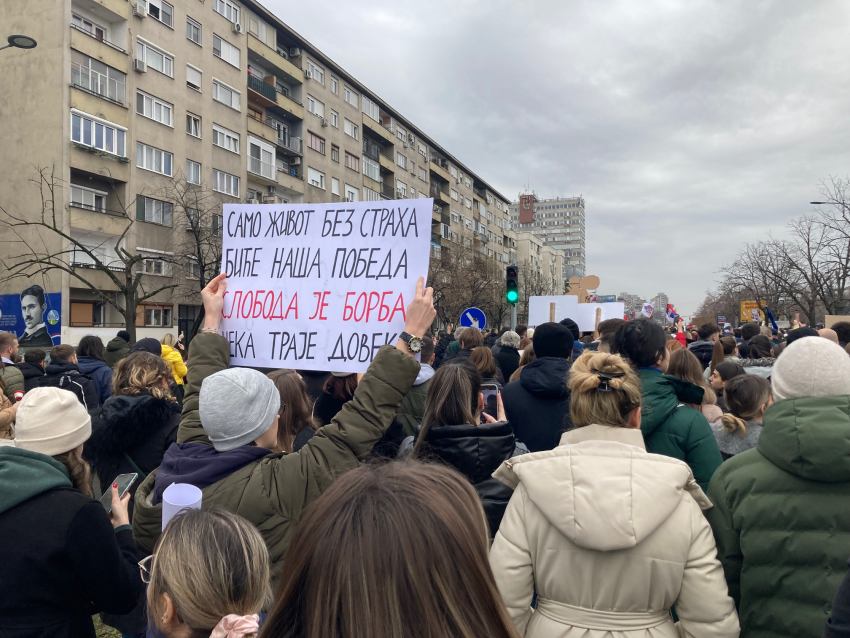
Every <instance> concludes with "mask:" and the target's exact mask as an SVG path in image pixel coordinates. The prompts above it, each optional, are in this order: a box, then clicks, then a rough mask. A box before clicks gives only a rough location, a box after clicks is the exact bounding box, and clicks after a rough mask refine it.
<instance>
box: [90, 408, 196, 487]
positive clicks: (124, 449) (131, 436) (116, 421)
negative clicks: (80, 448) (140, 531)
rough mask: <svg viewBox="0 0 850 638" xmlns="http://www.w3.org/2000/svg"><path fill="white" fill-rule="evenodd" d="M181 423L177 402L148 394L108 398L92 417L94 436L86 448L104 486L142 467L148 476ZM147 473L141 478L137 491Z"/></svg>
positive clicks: (160, 459)
mask: <svg viewBox="0 0 850 638" xmlns="http://www.w3.org/2000/svg"><path fill="white" fill-rule="evenodd" d="M179 423H180V405H179V404H178V403H177V402H175V401H167V400H165V399H157V398H155V397H152V396H151V395H149V394H139V395H134V396H124V395H116V396H111V397H109V398H108V399H107V400H106V401H105V402H104V404H103V407H101V409H100V410H99V411H98V412H97V413H96V414H94V415H93V416H92V436H91V438H90V439H89V440H88V441H87V442H86V447H85V456H86V459H88V461H89V462H90V463H91V464H92V467H93V468H94V469H95V471H96V472H97V476H98V478H99V479H100V485H101V487H102V488H103V487H106V486H107V485H109V481H112V479H114V478H115V477H116V476H117V475H119V474H125V473H128V472H138V471H139V470H141V472H142V473H143V474H144V475H145V476H146V475H147V474H149V473H150V472H151V471H152V470H154V469H156V468H157V467H159V464H160V463H161V462H162V456H163V454H165V450H167V449H168V446H169V445H171V444H172V443H174V441H175V440H176V438H177V426H178V425H179ZM145 476H140V477H139V480H138V481H136V485H135V486H134V488H133V489H134V490H135V487H137V486H138V485H140V484H141V482H142V481H143V480H144V478H145Z"/></svg>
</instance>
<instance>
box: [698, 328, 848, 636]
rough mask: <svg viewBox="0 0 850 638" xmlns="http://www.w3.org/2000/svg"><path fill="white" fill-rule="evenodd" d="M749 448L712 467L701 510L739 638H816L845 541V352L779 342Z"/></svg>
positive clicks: (815, 342) (825, 344) (815, 343)
mask: <svg viewBox="0 0 850 638" xmlns="http://www.w3.org/2000/svg"><path fill="white" fill-rule="evenodd" d="M772 386H773V387H772V391H773V398H774V400H775V401H776V403H775V404H774V405H773V406H771V407H770V408H768V410H767V412H765V415H764V429H763V430H762V434H761V436H760V437H759V441H758V444H757V446H756V448H754V449H751V450H747V451H745V452H742V453H740V454H736V455H735V456H734V457H733V458H731V459H729V460H728V461H726V462H725V463H723V465H721V466H720V469H719V470H717V472H716V474H715V475H714V478H713V479H712V480H711V485H710V486H709V490H708V496H709V498H710V499H711V501H712V502H713V503H714V508H713V509H711V510H710V511H709V512H708V513H707V515H708V520H709V522H710V523H711V527H712V529H713V530H714V536H715V538H716V539H717V554H718V557H719V558H720V561H721V563H722V564H723V569H724V571H725V573H726V582H727V583H728V584H729V593H730V595H731V596H732V598H733V599H734V600H735V603H736V604H737V606H738V615H739V616H740V618H741V636H746V637H749V638H767V637H768V636H770V638H783V637H787V638H792V637H793V638H798V637H799V636H815V635H819V634H820V632H821V631H822V629H823V626H824V623H825V622H826V619H827V617H828V616H829V611H830V605H831V603H832V599H833V596H834V594H835V591H836V590H837V589H838V585H839V583H840V582H841V578H842V576H843V575H844V573H845V571H846V561H847V549H848V547H850V357H848V356H847V353H846V352H844V350H842V349H841V347H840V346H838V345H836V344H834V343H832V342H831V341H829V340H827V339H824V338H822V337H804V338H802V339H798V340H797V341H795V342H794V343H792V344H791V345H790V346H788V347H787V348H786V349H785V350H784V351H783V353H782V354H781V355H780V356H779V358H778V359H777V360H776V364H775V365H774V367H773V373H772Z"/></svg>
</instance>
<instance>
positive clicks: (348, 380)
mask: <svg viewBox="0 0 850 638" xmlns="http://www.w3.org/2000/svg"><path fill="white" fill-rule="evenodd" d="M356 389H357V375H356V374H354V373H353V372H352V373H351V374H347V375H345V376H344V377H338V376H336V375H335V374H329V375H328V378H327V379H325V383H324V384H323V385H322V392H324V393H325V394H329V395H330V396H332V397H333V398H334V399H336V400H337V401H351V399H353V398H354V391H355V390H356Z"/></svg>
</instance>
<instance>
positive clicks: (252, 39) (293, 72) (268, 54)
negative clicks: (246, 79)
mask: <svg viewBox="0 0 850 638" xmlns="http://www.w3.org/2000/svg"><path fill="white" fill-rule="evenodd" d="M248 50H249V51H250V52H252V53H254V54H255V55H256V56H257V57H258V58H261V59H262V60H263V62H265V63H266V64H270V65H271V66H273V67H275V68H276V69H278V70H279V71H281V72H282V73H284V74H286V75H288V76H289V77H290V78H292V79H293V80H295V81H296V82H297V83H298V84H301V82H302V81H303V79H304V72H303V71H302V70H301V69H300V68H299V67H297V66H295V65H294V64H292V62H290V61H289V60H288V59H287V58H285V57H284V56H282V55H281V54H280V53H278V52H277V51H275V50H274V49H272V48H271V47H270V46H268V45H267V44H266V43H265V42H263V41H262V40H260V39H259V38H258V37H257V36H255V35H254V34H253V33H251V32H250V31H249V32H248Z"/></svg>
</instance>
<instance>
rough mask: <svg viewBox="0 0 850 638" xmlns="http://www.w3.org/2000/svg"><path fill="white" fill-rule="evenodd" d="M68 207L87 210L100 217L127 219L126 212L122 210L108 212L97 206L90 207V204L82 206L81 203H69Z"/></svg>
mask: <svg viewBox="0 0 850 638" xmlns="http://www.w3.org/2000/svg"><path fill="white" fill-rule="evenodd" d="M68 205H69V206H71V207H72V208H82V209H83V210H89V211H91V212H93V213H101V214H102V215H111V216H113V217H127V211H124V210H110V209H109V208H98V207H97V206H92V205H91V204H84V203H82V202H71V203H70V204H68Z"/></svg>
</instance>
